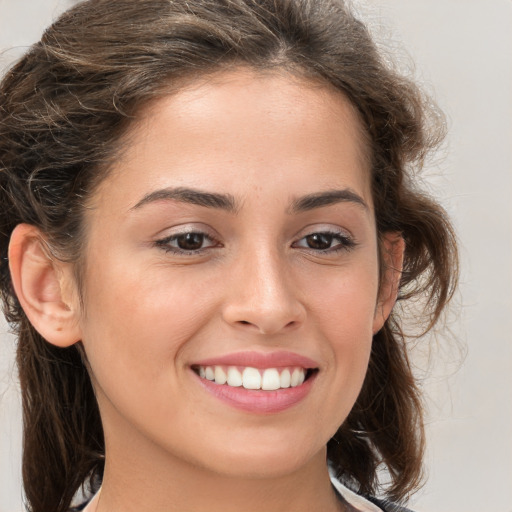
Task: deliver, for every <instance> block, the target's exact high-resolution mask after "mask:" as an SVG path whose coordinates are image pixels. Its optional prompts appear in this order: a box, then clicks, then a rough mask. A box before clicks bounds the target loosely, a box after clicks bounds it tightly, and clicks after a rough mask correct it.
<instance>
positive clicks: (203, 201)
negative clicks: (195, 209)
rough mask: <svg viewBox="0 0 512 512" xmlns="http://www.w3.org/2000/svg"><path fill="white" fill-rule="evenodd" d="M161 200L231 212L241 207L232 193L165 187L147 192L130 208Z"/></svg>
mask: <svg viewBox="0 0 512 512" xmlns="http://www.w3.org/2000/svg"><path fill="white" fill-rule="evenodd" d="M161 200H173V201H180V202H182V203H189V204H195V205H198V206H205V207H206V208H218V209H221V210H226V211H228V212H231V213H236V212H237V211H238V209H239V208H238V205H237V202H236V200H235V198H234V197H233V196H232V195H230V194H217V193H213V192H203V191H201V190H196V189H192V188H184V187H177V188H163V189H160V190H155V191H154V192H151V193H149V194H146V195H145V196H144V197H143V198H142V199H141V200H140V201H139V202H138V203H137V204H136V205H135V206H133V207H132V208H130V210H137V209H138V208H141V207H142V206H144V205H146V204H149V203H153V202H155V201H161Z"/></svg>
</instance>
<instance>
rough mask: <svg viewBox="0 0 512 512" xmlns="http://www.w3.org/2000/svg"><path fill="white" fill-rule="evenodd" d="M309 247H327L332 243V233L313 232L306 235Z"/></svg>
mask: <svg viewBox="0 0 512 512" xmlns="http://www.w3.org/2000/svg"><path fill="white" fill-rule="evenodd" d="M306 240H307V242H308V245H309V247H311V249H329V247H331V244H332V235H329V234H327V233H315V234H314V235H309V236H308V237H306Z"/></svg>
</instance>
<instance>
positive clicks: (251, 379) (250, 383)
mask: <svg viewBox="0 0 512 512" xmlns="http://www.w3.org/2000/svg"><path fill="white" fill-rule="evenodd" d="M242 379H243V386H244V388H245V389H260V388H261V375H260V372H259V371H258V370H256V368H250V367H247V368H245V369H244V372H243V374H242Z"/></svg>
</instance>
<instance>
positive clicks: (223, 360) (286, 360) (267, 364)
mask: <svg viewBox="0 0 512 512" xmlns="http://www.w3.org/2000/svg"><path fill="white" fill-rule="evenodd" d="M192 366H250V367H252V368H259V369H265V368H280V367H286V366H300V367H301V368H306V369H307V368H311V369H312V368H318V363H316V362H315V361H313V360H312V359H309V358H308V357H304V356H301V355H299V354H295V353H294V352H286V351H279V352H268V353H265V352H252V351H251V352H235V353H234V354H227V355H225V356H219V357H214V358H210V359H203V360H201V361H197V362H195V363H194V364H193V365H192Z"/></svg>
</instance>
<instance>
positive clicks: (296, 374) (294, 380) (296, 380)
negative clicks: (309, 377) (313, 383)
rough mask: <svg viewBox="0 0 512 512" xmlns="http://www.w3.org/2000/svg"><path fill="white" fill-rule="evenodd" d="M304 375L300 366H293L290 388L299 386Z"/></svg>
mask: <svg viewBox="0 0 512 512" xmlns="http://www.w3.org/2000/svg"><path fill="white" fill-rule="evenodd" d="M305 376H306V375H305V373H304V370H303V369H302V368H295V369H294V370H293V373H292V376H291V379H290V385H291V386H292V388H295V387H297V386H300V385H301V384H302V383H303V382H304V378H305Z"/></svg>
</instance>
